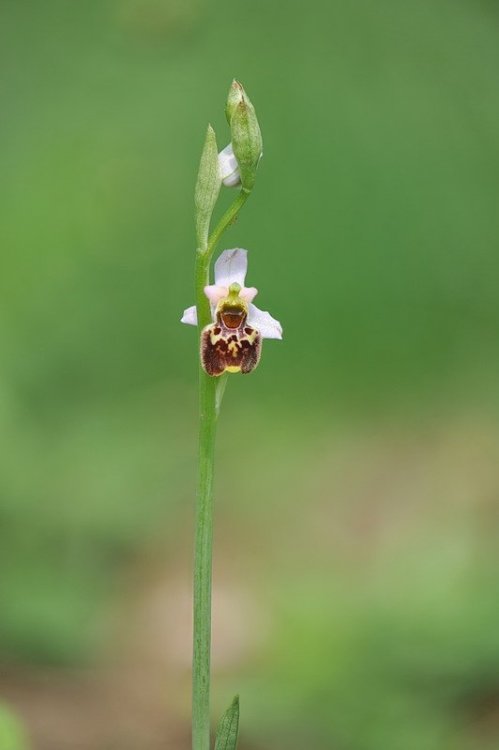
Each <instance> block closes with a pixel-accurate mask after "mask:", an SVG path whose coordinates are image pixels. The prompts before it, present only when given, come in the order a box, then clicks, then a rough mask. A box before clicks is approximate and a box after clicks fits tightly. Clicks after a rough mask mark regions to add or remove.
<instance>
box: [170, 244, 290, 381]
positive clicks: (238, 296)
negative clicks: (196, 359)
mask: <svg viewBox="0 0 499 750" xmlns="http://www.w3.org/2000/svg"><path fill="white" fill-rule="evenodd" d="M247 267H248V259H247V253H246V250H243V249H242V248H235V249H233V250H224V252H223V253H222V254H221V256H220V257H219V258H218V260H217V262H216V263H215V283H214V284H213V285H211V286H206V287H205V288H204V293H205V294H206V296H207V298H208V300H209V302H210V307H211V313H212V319H213V322H212V323H211V324H210V325H207V326H206V327H205V328H203V330H202V332H201V363H202V365H203V368H204V370H205V372H207V373H208V375H213V376H218V375H222V374H223V373H224V372H242V373H244V374H246V373H248V372H251V371H252V370H254V369H255V367H256V366H257V364H258V362H259V361H260V354H261V348H262V339H282V327H281V324H280V323H279V321H278V320H275V318H273V317H272V316H271V315H270V313H268V312H266V311H264V310H259V309H258V307H256V305H254V304H253V300H254V298H255V296H256V295H257V293H258V290H257V289H255V287H246V286H244V282H245V279H246V271H247ZM181 322H182V323H187V324H188V325H197V322H198V321H197V311H196V307H195V306H193V307H188V308H187V310H185V312H184V314H183V316H182V320H181Z"/></svg>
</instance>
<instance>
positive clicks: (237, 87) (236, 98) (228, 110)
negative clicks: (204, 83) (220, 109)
mask: <svg viewBox="0 0 499 750" xmlns="http://www.w3.org/2000/svg"><path fill="white" fill-rule="evenodd" d="M244 96H245V91H244V89H243V87H242V86H241V84H240V83H239V81H236V79H234V80H233V81H232V83H231V85H230V89H229V93H228V96H227V103H226V105H225V116H226V118H227V122H228V123H229V125H230V121H231V120H232V115H233V114H234V112H235V109H236V107H237V105H238V104H240V103H241V102H242V100H243V97H244Z"/></svg>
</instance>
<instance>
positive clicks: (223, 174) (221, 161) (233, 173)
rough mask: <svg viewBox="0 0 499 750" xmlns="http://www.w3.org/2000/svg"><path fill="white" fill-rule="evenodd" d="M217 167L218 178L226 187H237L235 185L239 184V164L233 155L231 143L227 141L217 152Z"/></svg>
mask: <svg viewBox="0 0 499 750" xmlns="http://www.w3.org/2000/svg"><path fill="white" fill-rule="evenodd" d="M218 168H219V170H220V178H221V180H222V182H223V184H224V185H225V186H226V187H237V185H240V184H241V176H240V174H239V164H238V163H237V159H236V157H235V156H234V151H233V150H232V143H229V145H228V146H226V147H225V148H224V149H223V151H220V153H219V154H218Z"/></svg>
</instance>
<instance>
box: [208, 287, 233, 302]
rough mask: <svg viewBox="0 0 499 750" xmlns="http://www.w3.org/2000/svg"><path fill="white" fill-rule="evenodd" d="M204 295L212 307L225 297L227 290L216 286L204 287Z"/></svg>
mask: <svg viewBox="0 0 499 750" xmlns="http://www.w3.org/2000/svg"><path fill="white" fill-rule="evenodd" d="M204 293H205V294H206V296H207V297H208V299H209V300H210V302H211V304H212V305H215V306H216V305H217V303H218V302H219V301H220V300H221V299H223V297H227V295H228V293H229V290H228V289H227V287H226V286H218V284H212V285H211V286H205V288H204Z"/></svg>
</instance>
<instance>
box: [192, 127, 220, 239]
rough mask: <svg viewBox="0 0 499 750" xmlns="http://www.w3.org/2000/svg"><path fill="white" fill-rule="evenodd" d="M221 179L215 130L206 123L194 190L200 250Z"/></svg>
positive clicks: (208, 232)
mask: <svg viewBox="0 0 499 750" xmlns="http://www.w3.org/2000/svg"><path fill="white" fill-rule="evenodd" d="M221 184H222V181H221V179H220V171H219V168H218V147H217V139H216V136H215V131H214V130H213V128H212V127H211V125H208V130H207V131H206V139H205V142H204V146H203V153H202V154H201V161H200V163H199V172H198V178H197V181H196V189H195V191H194V204H195V206H196V237H197V242H198V249H199V250H200V251H202V252H204V251H205V250H206V247H207V245H208V236H209V234H210V221H211V215H212V213H213V209H214V208H215V203H216V202H217V198H218V194H219V192H220V186H221Z"/></svg>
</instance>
